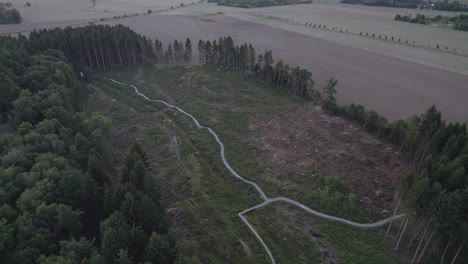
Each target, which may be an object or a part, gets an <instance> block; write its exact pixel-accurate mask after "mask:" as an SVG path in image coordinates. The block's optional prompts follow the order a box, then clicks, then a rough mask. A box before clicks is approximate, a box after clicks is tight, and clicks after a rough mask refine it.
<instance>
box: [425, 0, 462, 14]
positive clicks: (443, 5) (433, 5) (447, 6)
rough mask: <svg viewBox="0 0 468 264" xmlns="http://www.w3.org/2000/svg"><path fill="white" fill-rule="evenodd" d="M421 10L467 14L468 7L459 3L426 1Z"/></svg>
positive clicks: (446, 0)
mask: <svg viewBox="0 0 468 264" xmlns="http://www.w3.org/2000/svg"><path fill="white" fill-rule="evenodd" d="M423 8H429V9H434V10H442V11H456V12H468V5H466V4H462V3H460V2H459V1H450V2H449V1H448V0H445V1H427V2H425V3H424V5H423Z"/></svg>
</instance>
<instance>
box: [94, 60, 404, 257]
mask: <svg viewBox="0 0 468 264" xmlns="http://www.w3.org/2000/svg"><path fill="white" fill-rule="evenodd" d="M137 73H138V71H137V70H136V69H124V70H120V71H114V72H103V73H99V75H101V76H108V77H111V78H114V79H116V80H119V81H122V82H125V83H132V84H135V85H137V86H138V87H139V89H140V90H141V91H142V92H144V93H145V94H146V95H147V96H148V97H150V98H153V99H163V100H166V101H169V100H173V101H174V102H173V103H174V104H176V105H178V106H180V107H181V108H182V109H184V110H186V111H188V112H190V113H191V114H193V115H194V116H195V117H196V118H197V119H199V121H200V122H201V123H202V124H204V125H207V126H210V127H212V128H213V129H214V130H215V131H216V132H217V133H218V135H219V136H220V138H221V139H222V140H223V142H224V144H225V146H226V158H227V159H228V161H229V162H230V163H231V165H232V166H233V168H234V169H235V170H236V171H237V172H238V173H239V174H241V175H242V176H244V177H245V178H247V179H250V180H253V181H256V182H257V183H258V184H259V185H260V186H261V187H262V188H263V189H264V190H265V192H266V193H267V195H269V196H272V197H274V196H276V193H277V192H278V189H279V186H278V183H276V182H272V181H271V180H270V179H269V178H268V174H267V171H268V167H267V165H265V164H260V163H259V162H257V160H256V156H255V150H254V149H253V148H252V147H251V146H250V145H249V144H248V143H247V142H246V137H247V135H248V134H249V124H250V123H251V122H253V121H254V120H255V119H256V118H259V117H262V116H265V115H269V114H272V113H275V112H277V111H280V110H284V109H286V108H288V107H294V106H299V105H302V104H304V103H306V102H305V101H303V100H301V99H295V98H291V97H289V96H286V95H285V94H284V93H283V92H281V91H279V90H277V89H275V88H273V87H267V86H265V85H263V84H261V83H258V82H255V81H253V80H250V79H249V78H247V77H243V76H239V75H236V74H235V73H232V72H225V71H224V70H219V69H212V68H201V67H193V68H191V69H186V68H183V67H172V68H163V69H160V70H158V69H155V68H154V67H151V66H147V67H144V68H143V71H142V72H140V74H137ZM137 75H140V76H139V77H138V78H137V77H136V76H137ZM139 81H142V82H139ZM94 85H95V86H96V87H98V88H95V89H94V94H93V96H90V97H89V100H88V104H87V108H88V109H87V110H89V111H99V112H102V113H104V114H106V115H108V116H110V117H111V118H112V120H113V127H114V138H113V141H114V146H115V148H116V152H118V153H122V155H123V153H125V151H126V148H127V147H129V146H130V145H131V144H132V143H133V142H139V143H140V144H141V145H142V146H144V148H145V150H146V151H147V152H148V154H149V157H150V161H151V169H152V170H153V171H154V172H156V173H157V175H158V176H159V181H160V184H161V189H162V200H163V203H164V205H165V206H166V208H167V211H168V214H169V215H170V216H171V218H172V220H173V221H174V225H175V226H176V229H177V233H178V235H179V237H180V238H181V239H180V242H179V248H180V249H181V250H182V251H184V252H186V253H187V254H189V255H190V254H193V255H197V256H198V257H199V258H200V260H201V261H202V263H268V256H267V254H266V253H265V251H264V250H263V248H262V246H261V245H260V243H259V242H258V241H257V240H256V239H255V238H254V236H253V235H252V234H251V233H250V231H249V230H248V228H247V227H246V226H244V225H243V223H242V221H241V220H240V218H238V216H237V213H238V212H240V211H242V210H244V209H246V208H249V207H251V206H253V205H255V204H258V203H259V202H260V201H261V200H260V197H259V196H258V194H257V193H256V192H255V191H254V190H253V189H252V188H251V187H250V186H248V185H246V184H244V183H242V182H241V181H239V180H236V179H235V178H234V177H233V176H232V175H231V174H229V172H228V171H227V170H226V169H225V168H224V166H223V165H222V163H221V160H220V158H219V149H218V145H217V144H216V142H215V141H214V139H213V138H212V137H211V135H210V134H209V133H208V132H207V131H206V130H199V129H197V128H196V127H195V125H194V124H193V123H191V120H189V119H188V118H187V117H185V116H183V115H181V114H180V113H177V112H175V111H173V110H170V109H164V107H163V106H162V105H161V104H158V103H153V102H148V101H145V100H143V99H142V98H140V97H138V96H137V95H136V94H135V93H134V92H133V89H132V88H130V87H128V86H122V85H117V84H113V83H111V82H108V81H104V80H99V79H98V80H96V81H95V83H94ZM122 155H117V157H116V164H117V165H118V163H119V159H121V156H122ZM293 180H296V179H293ZM297 183H298V184H302V185H304V186H305V187H307V188H309V189H310V190H315V189H317V188H318V187H320V186H319V184H318V183H317V182H316V181H314V178H307V179H299V178H298V179H297ZM283 195H287V196H289V197H290V198H293V199H298V200H300V201H301V202H303V203H306V204H307V205H308V206H310V207H312V208H315V209H318V208H317V206H319V207H320V204H322V203H324V204H329V203H330V202H333V200H332V199H331V198H330V199H329V197H327V196H324V197H319V198H317V197H310V196H308V195H307V194H305V195H298V194H295V193H287V194H283ZM295 195H296V196H297V197H296V196H295ZM317 199H319V200H317ZM320 199H322V200H320ZM320 208H321V209H323V210H324V212H327V207H320ZM375 215H376V214H375V213H373V212H368V211H366V210H364V209H361V208H358V207H357V208H356V210H355V212H348V213H347V216H349V217H350V218H354V219H357V220H359V219H361V220H362V219H368V218H373V217H375ZM247 218H248V219H249V221H251V222H252V224H254V226H255V227H256V228H257V229H258V231H259V232H260V233H261V235H262V236H263V237H264V240H265V241H266V242H267V244H268V246H269V247H270V249H271V250H272V251H273V254H274V256H275V258H276V259H277V262H278V263H322V262H324V261H325V260H326V259H327V258H333V259H336V261H338V262H339V263H378V262H381V263H396V262H397V260H396V259H395V257H393V256H392V255H391V253H390V251H389V250H388V249H387V248H386V247H385V246H384V245H383V242H382V241H383V237H382V236H381V235H379V234H378V230H362V229H358V228H352V227H349V226H347V225H343V224H337V223H334V222H330V221H325V220H322V219H317V218H316V217H313V216H311V215H308V214H305V213H303V212H301V211H298V210H296V209H294V208H289V207H286V206H284V205H280V204H274V205H269V206H266V207H264V208H261V209H259V210H257V211H253V212H250V213H248V214H247ZM311 229H313V230H316V232H318V233H320V234H321V236H323V237H320V238H314V237H311V235H310V230H311ZM325 249H326V250H325ZM323 251H326V253H323ZM321 252H322V253H321ZM327 255H328V257H327Z"/></svg>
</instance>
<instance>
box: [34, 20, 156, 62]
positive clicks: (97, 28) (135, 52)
mask: <svg viewBox="0 0 468 264" xmlns="http://www.w3.org/2000/svg"><path fill="white" fill-rule="evenodd" d="M47 48H50V49H58V50H61V51H62V52H63V53H64V54H65V56H66V57H67V58H69V59H70V60H71V61H72V62H74V63H75V65H77V66H79V68H83V67H85V66H88V67H91V68H93V69H98V70H101V69H103V70H104V69H109V68H114V67H117V66H127V65H128V66H135V65H138V64H140V63H142V62H145V61H152V60H154V59H155V50H154V48H153V43H152V41H151V40H150V39H148V38H146V37H144V36H141V35H139V34H137V33H135V32H134V31H133V30H131V29H130V28H128V27H126V26H122V25H117V26H109V25H105V26H104V25H93V26H86V27H75V28H72V27H67V28H65V29H60V28H55V29H52V30H40V31H33V32H31V34H30V36H29V42H28V50H29V51H31V52H32V53H34V52H36V51H41V50H44V49H47Z"/></svg>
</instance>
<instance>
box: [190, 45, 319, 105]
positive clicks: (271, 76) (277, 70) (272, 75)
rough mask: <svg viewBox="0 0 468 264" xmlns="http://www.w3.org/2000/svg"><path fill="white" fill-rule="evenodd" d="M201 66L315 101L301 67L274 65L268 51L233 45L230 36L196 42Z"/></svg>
mask: <svg viewBox="0 0 468 264" xmlns="http://www.w3.org/2000/svg"><path fill="white" fill-rule="evenodd" d="M198 54H199V61H200V63H201V64H206V65H216V66H221V67H224V68H227V69H231V70H236V71H238V72H240V73H242V74H248V75H252V76H254V77H255V78H257V79H259V80H262V81H265V82H267V83H269V84H272V85H274V86H277V87H279V88H281V89H283V90H285V91H287V92H289V93H291V94H294V95H296V96H299V97H308V98H314V97H315V96H316V93H315V91H314V90H313V84H314V81H313V80H312V73H311V72H309V71H308V70H306V69H302V68H300V67H294V68H292V67H290V66H289V65H288V64H285V63H283V62H282V61H281V60H280V61H278V62H277V63H276V64H275V61H274V59H273V55H272V52H271V51H265V52H264V53H262V54H258V55H257V53H256V51H255V49H254V47H253V46H252V45H250V44H243V45H240V46H238V45H235V43H234V41H233V40H232V38H231V37H224V38H220V39H219V40H213V41H203V40H200V41H199V42H198Z"/></svg>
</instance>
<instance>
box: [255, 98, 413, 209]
mask: <svg viewBox="0 0 468 264" xmlns="http://www.w3.org/2000/svg"><path fill="white" fill-rule="evenodd" d="M251 131H253V132H252V134H251V136H250V137H249V141H250V144H251V145H253V147H254V148H255V149H256V150H257V152H258V153H257V154H258V158H259V160H260V161H261V162H262V163H264V164H266V165H267V166H269V167H270V168H272V170H271V171H273V175H271V177H273V178H275V179H276V180H280V177H284V175H291V174H303V173H304V171H313V170H318V171H320V172H322V173H325V174H328V175H333V176H338V177H340V178H341V179H342V180H343V181H344V182H345V183H346V184H347V185H348V186H349V187H350V188H351V191H352V192H353V193H355V194H356V195H357V196H358V197H359V199H360V201H361V202H362V203H363V204H364V205H365V206H366V207H368V208H370V209H373V210H377V211H382V210H389V209H390V208H391V204H392V200H393V197H394V194H395V191H396V189H397V187H398V182H399V179H400V177H402V176H403V175H406V174H407V173H408V172H409V170H410V168H409V164H408V162H407V161H405V160H403V159H400V158H399V156H398V153H397V152H398V150H399V149H398V147H397V146H395V145H392V144H389V143H386V142H384V141H381V140H379V139H378V138H377V137H376V136H374V135H372V134H370V133H368V132H367V131H365V130H364V129H362V128H360V127H358V126H357V125H356V124H355V123H353V122H351V121H347V120H344V119H342V118H340V117H331V116H329V115H327V114H325V113H323V111H322V110H321V109H320V108H318V107H316V106H313V105H312V104H309V105H306V106H302V107H294V108H289V109H287V110H285V111H282V112H279V113H277V114H275V115H273V116H269V117H266V118H263V119H260V120H258V121H256V122H255V123H254V124H252V125H251Z"/></svg>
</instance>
